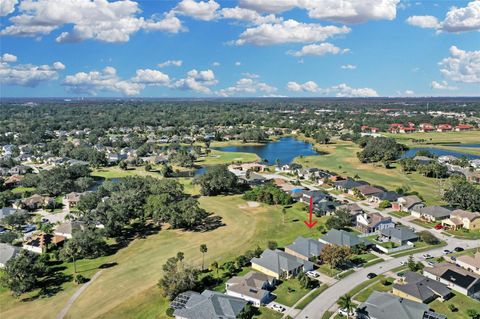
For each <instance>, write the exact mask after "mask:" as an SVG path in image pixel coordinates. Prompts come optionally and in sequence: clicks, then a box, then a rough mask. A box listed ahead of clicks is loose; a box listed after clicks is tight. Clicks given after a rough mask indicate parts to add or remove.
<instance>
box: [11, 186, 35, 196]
mask: <svg viewBox="0 0 480 319" xmlns="http://www.w3.org/2000/svg"><path fill="white" fill-rule="evenodd" d="M34 191H35V187H20V186H19V187H15V188H14V189H12V193H14V194H23V193H26V192H30V193H33V192H34Z"/></svg>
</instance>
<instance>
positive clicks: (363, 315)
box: [356, 291, 447, 319]
mask: <svg viewBox="0 0 480 319" xmlns="http://www.w3.org/2000/svg"><path fill="white" fill-rule="evenodd" d="M356 312H357V318H359V319H446V318H447V317H446V316H444V315H441V314H438V313H435V312H433V311H430V310H429V307H428V306H427V305H426V304H423V303H420V302H415V301H412V300H408V299H405V298H401V297H398V296H395V295H392V294H389V293H385V292H378V291H374V292H373V293H372V294H371V295H370V296H369V297H368V299H367V300H366V301H365V302H363V303H361V304H360V305H359V306H358V308H357V310H356Z"/></svg>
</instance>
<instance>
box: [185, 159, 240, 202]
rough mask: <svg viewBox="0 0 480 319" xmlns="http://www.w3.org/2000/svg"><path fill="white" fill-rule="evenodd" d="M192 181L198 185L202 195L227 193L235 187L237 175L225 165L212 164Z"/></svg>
mask: <svg viewBox="0 0 480 319" xmlns="http://www.w3.org/2000/svg"><path fill="white" fill-rule="evenodd" d="M194 183H196V184H198V185H200V193H201V194H202V195H204V196H215V195H220V194H228V193H231V192H233V191H235V190H236V189H237V176H235V174H233V173H232V172H230V171H229V170H228V169H227V167H226V166H224V165H220V166H214V167H211V168H209V169H208V170H207V171H206V172H205V174H202V175H200V176H197V177H196V178H195V180H194Z"/></svg>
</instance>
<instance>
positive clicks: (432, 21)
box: [406, 16, 440, 29]
mask: <svg viewBox="0 0 480 319" xmlns="http://www.w3.org/2000/svg"><path fill="white" fill-rule="evenodd" d="M406 21H407V23H408V24H410V25H413V26H416V27H420V28H424V29H437V28H439V27H440V23H439V22H438V19H437V18H435V17H434V16H411V17H408V19H407V20H406Z"/></svg>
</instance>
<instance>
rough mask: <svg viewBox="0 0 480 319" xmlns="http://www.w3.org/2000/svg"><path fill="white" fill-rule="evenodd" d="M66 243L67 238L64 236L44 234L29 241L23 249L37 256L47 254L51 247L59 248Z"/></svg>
mask: <svg viewBox="0 0 480 319" xmlns="http://www.w3.org/2000/svg"><path fill="white" fill-rule="evenodd" d="M64 241H65V237H63V236H58V235H50V234H45V233H42V234H38V235H35V236H33V237H31V238H30V239H28V240H27V241H26V242H25V243H24V244H23V249H26V250H29V251H31V252H34V253H37V254H42V253H45V252H47V250H48V249H49V247H50V245H53V246H58V245H61V244H63V242H64Z"/></svg>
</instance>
